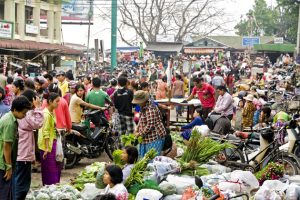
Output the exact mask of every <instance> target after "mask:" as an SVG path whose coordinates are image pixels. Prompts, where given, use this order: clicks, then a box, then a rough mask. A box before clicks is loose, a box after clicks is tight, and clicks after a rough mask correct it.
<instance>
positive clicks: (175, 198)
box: [164, 194, 182, 200]
mask: <svg viewBox="0 0 300 200" xmlns="http://www.w3.org/2000/svg"><path fill="white" fill-rule="evenodd" d="M181 198H182V195H178V194H172V195H168V196H166V197H165V198H164V200H181Z"/></svg>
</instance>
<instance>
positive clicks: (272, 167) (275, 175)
mask: <svg viewBox="0 0 300 200" xmlns="http://www.w3.org/2000/svg"><path fill="white" fill-rule="evenodd" d="M283 174H284V167H283V165H281V164H279V163H273V162H270V163H269V164H268V165H267V166H266V167H264V168H263V169H262V170H261V171H259V172H257V173H256V174H255V176H256V178H257V180H258V182H259V184H260V185H262V184H263V183H264V181H266V180H277V179H279V178H281V177H282V176H283Z"/></svg>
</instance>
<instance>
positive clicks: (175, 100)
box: [155, 98, 201, 127]
mask: <svg viewBox="0 0 300 200" xmlns="http://www.w3.org/2000/svg"><path fill="white" fill-rule="evenodd" d="M184 100H186V99H185V98H171V100H170V101H169V99H160V100H155V102H157V103H159V104H163V105H166V106H187V108H188V110H187V116H186V122H187V123H189V122H190V120H191V119H190V111H191V112H192V113H194V111H195V107H198V106H201V102H200V100H199V99H192V100H190V101H189V102H187V103H181V102H183V101H184ZM186 122H184V123H186ZM174 123H182V122H178V117H177V116H176V121H171V112H170V110H168V114H167V123H166V125H167V127H169V126H170V125H172V124H174Z"/></svg>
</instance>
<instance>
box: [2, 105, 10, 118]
mask: <svg viewBox="0 0 300 200" xmlns="http://www.w3.org/2000/svg"><path fill="white" fill-rule="evenodd" d="M9 111H10V107H9V106H7V105H5V104H4V103H3V101H0V118H1V117H2V116H3V115H5V114H6V113H8V112H9Z"/></svg>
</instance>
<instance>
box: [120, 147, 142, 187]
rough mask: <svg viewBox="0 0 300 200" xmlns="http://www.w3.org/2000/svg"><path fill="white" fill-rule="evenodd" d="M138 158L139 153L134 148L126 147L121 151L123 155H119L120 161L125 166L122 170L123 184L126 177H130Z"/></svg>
mask: <svg viewBox="0 0 300 200" xmlns="http://www.w3.org/2000/svg"><path fill="white" fill-rule="evenodd" d="M138 157H139V152H138V150H137V148H136V147H133V146H126V147H125V148H124V149H123V153H122V154H121V159H122V161H123V162H124V163H125V166H124V168H123V170H122V172H123V182H125V181H126V179H127V178H128V176H129V175H130V172H131V169H132V168H133V166H134V163H136V161H137V159H138Z"/></svg>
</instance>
